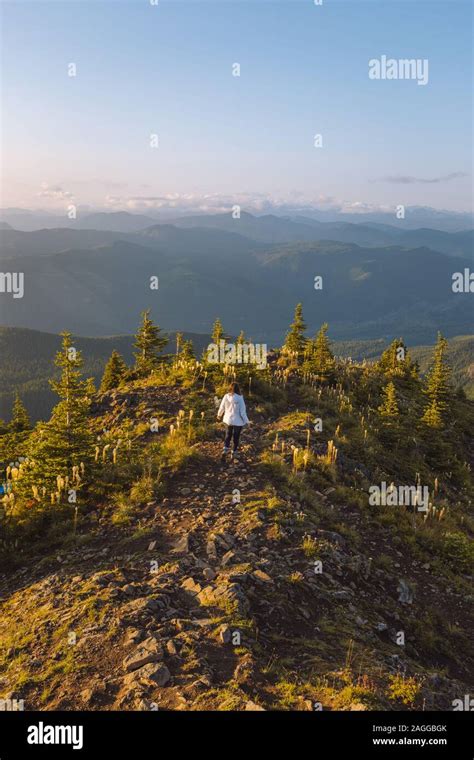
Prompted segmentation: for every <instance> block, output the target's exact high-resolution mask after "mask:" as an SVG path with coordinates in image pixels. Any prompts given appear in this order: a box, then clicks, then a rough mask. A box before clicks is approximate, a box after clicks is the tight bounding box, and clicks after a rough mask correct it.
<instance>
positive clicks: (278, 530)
mask: <svg viewBox="0 0 474 760" xmlns="http://www.w3.org/2000/svg"><path fill="white" fill-rule="evenodd" d="M212 341H213V343H214V344H215V345H220V342H221V341H222V342H223V344H224V345H225V346H227V349H229V350H230V349H232V345H233V344H230V343H229V339H228V338H227V337H226V333H225V331H224V328H223V327H222V324H221V323H220V321H219V320H216V322H215V325H214V329H213V332H212ZM166 343H167V339H166V337H165V336H164V335H163V333H162V332H161V331H160V330H159V328H157V326H156V325H154V324H153V322H152V320H151V318H150V315H149V314H148V313H144V314H143V317H142V322H141V325H140V327H139V329H138V332H137V335H136V337H135V340H134V356H133V361H130V362H128V363H125V362H124V360H123V358H122V357H121V356H120V355H119V354H118V353H117V352H114V353H113V354H112V355H111V357H110V359H109V361H108V362H107V367H106V369H105V371H104V376H103V378H102V380H101V386H100V389H99V390H98V391H97V390H95V389H94V388H92V387H91V384H90V383H89V382H88V381H87V380H86V379H85V377H84V375H83V364H82V357H81V352H80V351H79V350H78V347H77V346H76V345H75V341H74V340H73V339H72V337H71V336H70V335H69V334H67V333H65V334H64V335H63V337H62V345H61V347H60V349H59V350H58V352H57V354H56V359H55V367H56V372H55V377H56V380H55V383H54V388H53V389H54V391H55V393H56V395H57V398H58V403H57V405H56V406H55V408H54V410H53V412H52V415H51V418H50V420H49V421H48V422H46V423H41V424H39V425H37V426H36V427H35V428H33V429H32V428H31V425H30V422H29V420H28V415H27V414H26V411H25V409H24V407H23V405H22V403H21V399H20V398H17V400H16V402H15V409H14V415H13V420H12V422H11V424H10V426H9V428H8V430H6V431H5V432H4V434H3V435H2V436H1V437H0V450H1V454H0V458H1V459H2V460H3V462H4V466H6V467H5V469H4V470H3V476H4V490H5V495H4V497H3V501H2V519H1V520H0V562H1V575H0V593H1V598H2V609H1V614H0V684H1V686H2V687H3V692H4V693H7V694H12V695H15V696H17V697H19V698H22V699H24V700H25V704H26V709H34V708H47V709H78V708H86V709H145V710H149V709H166V708H171V709H177V710H195V709H217V710H230V709H235V710H268V709H279V710H289V709H296V710H320V709H324V710H373V709H384V710H427V709H446V710H450V709H452V706H453V704H454V700H456V699H462V698H463V695H464V694H468V693H469V688H470V684H471V683H472V676H473V667H474V652H473V649H472V636H471V632H472V624H473V622H474V621H473V619H472V578H473V572H474V569H473V561H474V555H473V543H472V538H473V533H474V515H473V513H472V498H473V495H474V494H473V482H472V467H473V464H474V448H473V439H472V430H473V427H474V404H473V402H472V401H468V400H467V399H466V398H465V397H464V395H463V394H462V393H456V392H455V391H454V388H453V386H452V384H451V373H450V368H449V363H448V361H447V344H446V340H445V339H444V338H443V337H442V336H441V335H440V336H438V340H437V343H436V348H435V350H434V354H433V358H432V361H431V365H430V370H429V372H428V374H427V376H426V377H425V378H421V377H420V374H419V370H418V367H417V364H416V362H415V361H414V359H413V357H412V355H411V352H410V351H409V350H408V349H407V347H406V346H405V344H404V343H403V341H402V340H401V339H400V340H396V341H394V342H393V343H392V344H391V345H390V346H389V347H388V348H387V349H386V350H385V351H384V352H383V354H382V355H381V357H380V359H379V360H378V361H377V362H375V363H373V364H368V363H366V362H362V363H360V362H356V361H348V360H338V359H336V358H335V356H334V352H333V350H332V348H331V345H330V343H329V341H328V339H327V325H322V326H321V328H320V329H319V331H318V332H317V334H316V335H314V337H311V336H310V335H308V333H307V331H306V329H305V322H304V316H303V312H302V309H301V305H299V306H298V307H297V309H296V311H295V317H294V320H293V323H292V325H291V326H290V328H289V330H288V332H287V336H286V338H285V341H284V344H283V346H282V347H281V348H279V349H278V350H275V351H273V352H271V353H270V354H269V355H268V357H267V359H268V361H267V362H266V364H265V366H262V368H261V369H257V368H256V366H255V364H252V363H251V362H250V363H246V362H238V361H235V360H234V361H233V362H232V361H224V362H214V361H211V360H210V359H209V355H208V357H207V358H202V359H200V360H198V359H196V356H195V352H194V349H193V345H192V343H191V342H190V341H188V340H185V339H182V338H179V339H178V351H177V353H175V354H174V355H172V356H170V355H168V356H166V354H165V353H164V351H165V349H166ZM237 345H239V346H241V347H242V346H244V345H246V346H249V345H250V344H249V343H248V342H246V339H245V336H243V335H241V336H239V338H238V339H237ZM230 355H231V354H230V353H229V356H230ZM52 369H53V367H52V366H51V371H50V373H49V374H50V375H52V374H53V372H52ZM230 381H233V382H235V381H237V382H238V383H239V384H240V386H241V389H242V392H243V394H244V397H245V400H246V404H247V410H248V414H249V418H250V420H251V423H252V424H251V425H250V427H248V428H244V431H243V434H242V448H241V453H240V458H239V459H234V460H232V461H221V451H222V431H221V426H220V424H218V423H217V422H216V408H217V407H216V399H217V402H218V401H219V399H220V397H221V396H222V394H223V392H224V391H225V390H226V389H227V387H228V385H229V382H230Z"/></svg>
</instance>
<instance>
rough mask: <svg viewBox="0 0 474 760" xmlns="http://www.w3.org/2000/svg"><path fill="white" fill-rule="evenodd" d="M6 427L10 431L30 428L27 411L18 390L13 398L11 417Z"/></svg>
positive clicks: (15, 431)
mask: <svg viewBox="0 0 474 760" xmlns="http://www.w3.org/2000/svg"><path fill="white" fill-rule="evenodd" d="M8 428H9V430H10V432H12V433H22V432H23V431H24V430H30V428H31V425H30V418H29V416H28V412H27V411H26V408H25V406H24V404H23V402H22V400H21V399H20V396H19V395H18V392H17V393H16V394H15V400H14V402H13V407H12V418H11V421H10V424H9V426H8Z"/></svg>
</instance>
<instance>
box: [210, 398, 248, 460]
mask: <svg viewBox="0 0 474 760" xmlns="http://www.w3.org/2000/svg"><path fill="white" fill-rule="evenodd" d="M222 417H223V418H224V423H225V426H226V433H225V439H224V448H223V451H222V456H221V460H222V461H223V462H224V461H225V458H226V454H228V453H229V451H230V442H231V440H232V441H233V448H232V453H231V458H232V461H236V459H237V449H238V447H239V438H240V434H241V432H242V428H243V426H244V425H248V424H249V418H248V417H247V412H246V409H245V401H244V397H243V396H242V394H241V392H240V388H239V385H238V383H231V384H230V386H229V391H228V393H226V394H225V396H224V397H223V399H222V401H221V405H220V407H219V411H218V412H217V419H218V420H221V419H222Z"/></svg>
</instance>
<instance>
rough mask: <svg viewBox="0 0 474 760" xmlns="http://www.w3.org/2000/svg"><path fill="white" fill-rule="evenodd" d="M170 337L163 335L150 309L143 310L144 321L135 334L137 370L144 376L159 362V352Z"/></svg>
mask: <svg viewBox="0 0 474 760" xmlns="http://www.w3.org/2000/svg"><path fill="white" fill-rule="evenodd" d="M167 343H168V339H167V338H166V337H165V336H163V335H161V330H160V328H159V327H158V325H155V324H154V323H153V321H152V320H151V319H150V310H149V309H147V310H146V311H142V323H141V325H140V327H139V328H138V332H137V334H136V336H135V343H134V346H135V348H136V349H137V351H136V353H134V357H135V370H136V371H137V373H138V375H139V376H141V377H144V376H146V375H148V374H150V372H152V371H153V370H154V369H155V367H157V366H158V364H159V358H158V353H159V352H160V351H162V350H163V349H164V348H165V346H166V344H167Z"/></svg>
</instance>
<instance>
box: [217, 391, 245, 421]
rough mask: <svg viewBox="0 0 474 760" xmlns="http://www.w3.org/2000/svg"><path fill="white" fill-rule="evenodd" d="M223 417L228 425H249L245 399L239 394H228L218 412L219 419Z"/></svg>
mask: <svg viewBox="0 0 474 760" xmlns="http://www.w3.org/2000/svg"><path fill="white" fill-rule="evenodd" d="M222 415H224V422H225V424H226V425H248V422H249V418H248V417H247V411H246V409H245V401H244V397H243V396H239V395H238V394H237V393H226V394H225V396H224V398H223V399H222V401H221V405H220V407H219V411H218V412H217V416H218V417H222Z"/></svg>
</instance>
